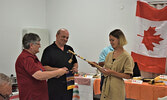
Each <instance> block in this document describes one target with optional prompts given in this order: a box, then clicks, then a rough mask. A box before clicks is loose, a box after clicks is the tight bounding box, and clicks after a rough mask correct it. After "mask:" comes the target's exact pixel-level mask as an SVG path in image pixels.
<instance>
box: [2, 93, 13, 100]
mask: <svg viewBox="0 0 167 100" xmlns="http://www.w3.org/2000/svg"><path fill="white" fill-rule="evenodd" d="M12 95H13V94H10V95H2V94H1V93H0V96H1V97H2V98H3V99H4V100H9V98H10V97H11V96H12Z"/></svg>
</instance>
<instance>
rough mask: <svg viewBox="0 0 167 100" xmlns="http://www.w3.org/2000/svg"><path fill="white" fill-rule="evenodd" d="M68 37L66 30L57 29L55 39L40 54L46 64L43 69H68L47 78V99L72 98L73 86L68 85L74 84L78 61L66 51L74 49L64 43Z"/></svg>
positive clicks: (70, 99) (69, 99)
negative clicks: (63, 73) (57, 76)
mask: <svg viewBox="0 0 167 100" xmlns="http://www.w3.org/2000/svg"><path fill="white" fill-rule="evenodd" d="M68 39H69V32H68V30H67V29H64V28H62V29H59V30H58V31H57V34H56V41H54V42H53V43H52V44H51V45H50V46H48V47H47V48H46V49H45V50H44V52H43V55H42V59H41V62H42V64H43V65H44V66H46V67H44V68H45V70H50V71H51V70H56V69H59V68H62V67H66V68H68V70H69V73H68V74H66V75H63V76H61V77H59V78H52V79H49V80H48V82H47V83H48V91H49V100H72V96H73V88H72V87H70V86H72V85H74V73H75V72H78V63H77V59H76V57H75V56H73V55H72V54H70V53H68V50H71V51H74V50H73V48H72V47H71V46H69V45H66V43H67V42H68ZM49 66H52V67H49ZM69 80H70V81H69Z"/></svg>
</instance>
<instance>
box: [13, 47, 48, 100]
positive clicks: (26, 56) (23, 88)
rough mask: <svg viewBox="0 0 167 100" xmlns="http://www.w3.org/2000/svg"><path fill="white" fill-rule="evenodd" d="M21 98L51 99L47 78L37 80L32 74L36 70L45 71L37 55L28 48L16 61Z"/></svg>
mask: <svg viewBox="0 0 167 100" xmlns="http://www.w3.org/2000/svg"><path fill="white" fill-rule="evenodd" d="M15 69H16V75H17V82H18V88H19V98H20V100H49V97H48V87H47V83H46V80H43V81H41V80H37V79H35V78H34V77H32V75H33V74H34V73H35V72H36V71H39V70H41V71H44V68H43V66H42V64H41V62H40V61H39V60H38V58H37V57H36V56H35V55H32V54H31V53H29V52H28V51H26V50H23V51H22V53H21V54H20V55H19V57H18V58H17V61H16V63H15Z"/></svg>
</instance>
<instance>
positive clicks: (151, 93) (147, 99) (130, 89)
mask: <svg viewBox="0 0 167 100" xmlns="http://www.w3.org/2000/svg"><path fill="white" fill-rule="evenodd" d="M125 88H126V97H127V98H132V99H136V100H157V99H158V98H160V97H165V96H167V86H158V85H151V84H148V83H144V82H143V83H142V84H135V83H131V82H125Z"/></svg>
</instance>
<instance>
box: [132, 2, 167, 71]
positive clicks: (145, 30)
mask: <svg viewBox="0 0 167 100" xmlns="http://www.w3.org/2000/svg"><path fill="white" fill-rule="evenodd" d="M136 21H137V28H136V33H137V34H136V37H135V48H134V50H133V51H132V53H131V55H132V57H133V59H134V61H135V62H137V64H138V67H139V69H140V70H142V71H146V72H152V73H165V68H166V58H167V6H166V7H164V8H163V9H159V10H158V9H156V8H153V7H152V6H150V5H149V4H148V3H147V2H146V1H144V0H138V1H137V8H136Z"/></svg>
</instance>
